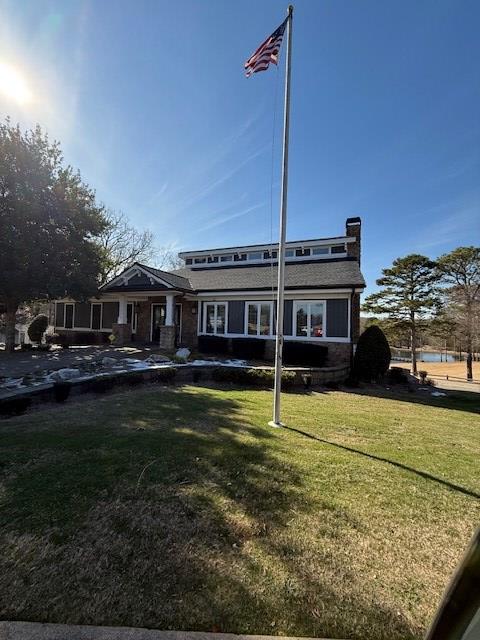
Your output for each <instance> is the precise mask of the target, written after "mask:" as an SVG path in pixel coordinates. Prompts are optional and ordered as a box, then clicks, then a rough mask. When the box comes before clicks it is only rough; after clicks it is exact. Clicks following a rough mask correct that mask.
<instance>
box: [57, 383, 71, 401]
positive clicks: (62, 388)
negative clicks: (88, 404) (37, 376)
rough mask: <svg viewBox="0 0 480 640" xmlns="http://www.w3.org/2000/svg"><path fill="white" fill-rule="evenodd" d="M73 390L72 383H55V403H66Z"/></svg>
mask: <svg viewBox="0 0 480 640" xmlns="http://www.w3.org/2000/svg"><path fill="white" fill-rule="evenodd" d="M71 389H72V384H71V382H55V383H54V385H53V396H54V398H55V402H65V400H66V399H67V398H68V396H69V395H70V391H71Z"/></svg>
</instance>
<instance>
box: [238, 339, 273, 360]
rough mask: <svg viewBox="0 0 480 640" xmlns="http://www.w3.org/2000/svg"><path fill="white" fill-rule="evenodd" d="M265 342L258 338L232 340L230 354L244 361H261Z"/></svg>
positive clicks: (263, 355)
mask: <svg viewBox="0 0 480 640" xmlns="http://www.w3.org/2000/svg"><path fill="white" fill-rule="evenodd" d="M265 342H266V341H265V340H262V339H258V338H232V354H233V355H234V356H235V357H236V358H243V359H245V360H263V359H264V357H265Z"/></svg>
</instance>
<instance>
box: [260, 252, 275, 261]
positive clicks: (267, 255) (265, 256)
mask: <svg viewBox="0 0 480 640" xmlns="http://www.w3.org/2000/svg"><path fill="white" fill-rule="evenodd" d="M276 257H277V251H264V252H263V259H264V260H271V259H272V258H273V259H275V258H276Z"/></svg>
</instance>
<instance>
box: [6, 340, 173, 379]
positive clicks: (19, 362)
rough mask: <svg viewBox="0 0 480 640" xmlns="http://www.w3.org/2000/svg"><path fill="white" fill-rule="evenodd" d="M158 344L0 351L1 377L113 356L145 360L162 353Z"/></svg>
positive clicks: (55, 368) (90, 361)
mask: <svg viewBox="0 0 480 640" xmlns="http://www.w3.org/2000/svg"><path fill="white" fill-rule="evenodd" d="M161 353H162V352H161V350H160V348H159V347H155V346H153V345H152V346H151V347H143V346H142V347H140V346H139V347H136V346H126V347H113V346H110V345H91V346H72V347H70V348H69V349H62V348H61V347H56V346H53V347H52V349H51V350H50V351H16V352H15V353H5V352H4V351H0V377H12V378H19V377H21V376H26V375H31V374H35V372H36V371H41V370H45V369H50V370H52V371H56V370H57V369H64V368H72V367H73V368H75V367H78V366H79V365H84V364H89V363H93V362H98V361H101V360H103V358H112V359H115V360H124V359H125V358H136V359H138V360H144V359H145V358H147V357H149V356H151V355H152V354H161Z"/></svg>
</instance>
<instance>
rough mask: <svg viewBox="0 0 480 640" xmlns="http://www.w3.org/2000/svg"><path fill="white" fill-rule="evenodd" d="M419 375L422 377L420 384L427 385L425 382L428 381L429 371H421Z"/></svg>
mask: <svg viewBox="0 0 480 640" xmlns="http://www.w3.org/2000/svg"><path fill="white" fill-rule="evenodd" d="M418 375H419V377H420V383H421V384H425V380H426V378H427V376H428V371H419V372H418Z"/></svg>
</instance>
